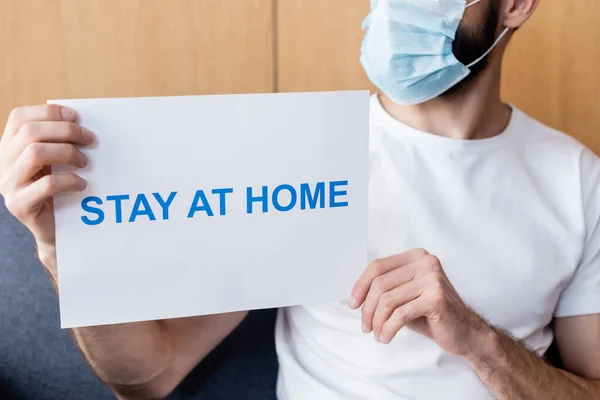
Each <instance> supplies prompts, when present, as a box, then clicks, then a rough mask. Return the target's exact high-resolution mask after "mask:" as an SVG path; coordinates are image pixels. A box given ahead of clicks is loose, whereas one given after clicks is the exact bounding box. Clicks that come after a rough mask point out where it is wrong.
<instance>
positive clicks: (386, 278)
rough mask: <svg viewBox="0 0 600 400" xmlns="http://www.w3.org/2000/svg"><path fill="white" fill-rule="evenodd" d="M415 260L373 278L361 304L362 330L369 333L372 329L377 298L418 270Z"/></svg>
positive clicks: (410, 277)
mask: <svg viewBox="0 0 600 400" xmlns="http://www.w3.org/2000/svg"><path fill="white" fill-rule="evenodd" d="M418 266H419V265H418V264H417V262H414V263H411V264H409V265H407V266H406V267H404V268H397V269H394V270H392V271H390V272H388V273H386V274H383V275H380V276H378V277H376V278H375V279H373V282H372V283H371V287H370V288H369V292H368V294H367V297H366V299H365V301H364V303H363V306H362V331H363V332H364V333H369V332H371V330H372V329H373V327H372V322H373V317H374V316H375V309H376V308H377V304H378V303H379V298H380V297H381V296H382V295H383V294H384V293H386V292H389V291H390V290H392V289H394V288H397V287H399V286H401V285H404V284H405V283H407V282H409V281H411V280H412V279H413V278H414V277H415V276H416V272H417V271H418Z"/></svg>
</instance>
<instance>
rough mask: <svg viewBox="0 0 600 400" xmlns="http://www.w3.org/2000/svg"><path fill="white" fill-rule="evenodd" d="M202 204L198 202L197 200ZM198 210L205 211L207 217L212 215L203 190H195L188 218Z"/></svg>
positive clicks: (192, 216)
mask: <svg viewBox="0 0 600 400" xmlns="http://www.w3.org/2000/svg"><path fill="white" fill-rule="evenodd" d="M199 201H200V202H201V203H202V204H198V202H199ZM198 211H205V212H206V214H207V215H208V216H209V217H212V216H214V215H215V214H214V213H213V211H212V209H211V208H210V204H208V200H207V199H206V195H205V194H204V190H197V191H196V195H195V196H194V202H193V203H192V207H191V208H190V212H189V213H188V218H194V214H196V212H198Z"/></svg>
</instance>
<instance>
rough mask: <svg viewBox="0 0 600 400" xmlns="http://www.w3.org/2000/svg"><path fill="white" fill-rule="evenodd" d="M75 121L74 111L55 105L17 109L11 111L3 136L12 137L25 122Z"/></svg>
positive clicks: (75, 114)
mask: <svg viewBox="0 0 600 400" xmlns="http://www.w3.org/2000/svg"><path fill="white" fill-rule="evenodd" d="M76 119H77V113H76V112H75V110H73V109H71V108H68V107H63V106H59V105H57V104H43V105H37V106H27V107H19V108H15V109H14V110H12V112H11V113H10V115H9V117H8V121H7V123H6V129H5V131H4V134H5V135H9V136H13V135H15V134H16V133H17V131H18V130H19V129H20V128H21V126H22V125H23V124H24V123H26V122H32V121H68V122H74V121H75V120H76Z"/></svg>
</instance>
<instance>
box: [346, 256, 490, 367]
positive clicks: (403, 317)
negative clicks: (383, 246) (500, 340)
mask: <svg viewBox="0 0 600 400" xmlns="http://www.w3.org/2000/svg"><path fill="white" fill-rule="evenodd" d="M361 305H362V323H363V332H365V333H369V332H371V331H373V333H374V335H375V339H376V340H377V341H379V342H380V343H384V344H387V343H389V342H390V341H391V340H392V339H393V338H394V336H395V335H396V333H398V331H400V329H402V328H403V327H405V326H406V327H408V328H410V329H413V330H415V331H417V332H419V333H421V334H423V335H425V336H427V337H429V338H431V339H433V340H435V341H436V342H437V343H438V344H439V345H440V346H441V347H442V348H443V349H444V350H446V351H447V352H449V353H452V354H455V355H459V356H467V355H469V354H470V353H471V352H473V351H474V350H475V349H476V348H477V347H478V346H484V345H485V344H486V337H487V336H488V335H490V334H493V332H494V331H493V329H492V328H491V327H489V326H488V325H487V324H486V323H485V322H484V321H483V320H482V319H481V318H480V317H479V316H478V315H477V314H475V313H474V312H473V311H472V310H471V309H470V308H469V307H467V306H466V305H465V303H464V302H463V301H462V299H461V298H460V296H459V295H458V293H457V292H456V290H455V289H454V287H453V286H452V284H451V283H450V281H449V280H448V277H447V276H446V274H445V273H444V270H443V269H442V265H441V263H440V260H438V258H437V257H435V256H433V255H430V254H429V253H428V252H427V251H425V250H423V249H416V250H411V251H408V252H406V253H402V254H399V255H395V256H391V257H388V258H384V259H380V260H376V261H374V262H373V263H371V264H370V265H369V266H368V268H367V269H366V270H365V272H364V273H363V274H362V276H361V277H360V279H359V280H358V282H357V283H356V284H355V285H354V288H353V289H352V293H351V296H350V300H349V306H350V307H351V308H354V309H356V308H358V307H360V306H361Z"/></svg>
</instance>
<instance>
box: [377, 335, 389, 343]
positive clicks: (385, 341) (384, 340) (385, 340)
mask: <svg viewBox="0 0 600 400" xmlns="http://www.w3.org/2000/svg"><path fill="white" fill-rule="evenodd" d="M377 341H378V342H379V343H381V344H388V341H387V339H386V338H384V337H383V336H379V338H378V339H377Z"/></svg>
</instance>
